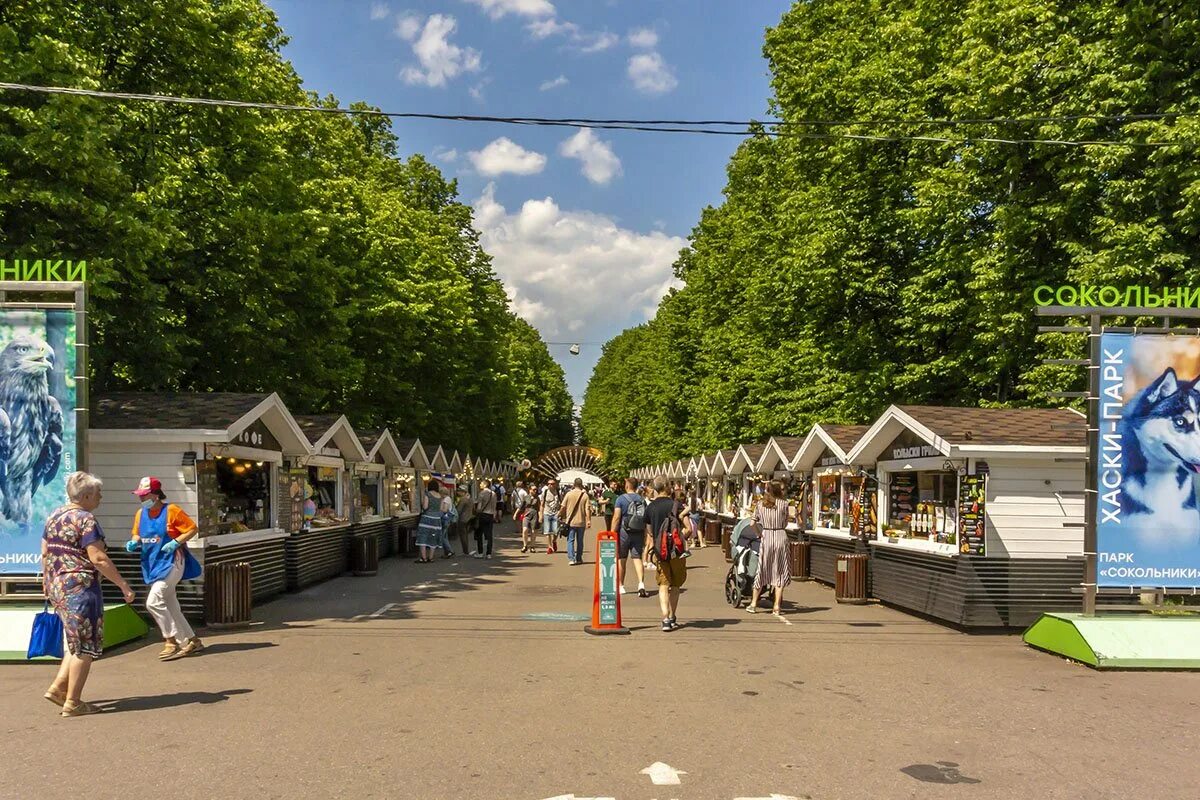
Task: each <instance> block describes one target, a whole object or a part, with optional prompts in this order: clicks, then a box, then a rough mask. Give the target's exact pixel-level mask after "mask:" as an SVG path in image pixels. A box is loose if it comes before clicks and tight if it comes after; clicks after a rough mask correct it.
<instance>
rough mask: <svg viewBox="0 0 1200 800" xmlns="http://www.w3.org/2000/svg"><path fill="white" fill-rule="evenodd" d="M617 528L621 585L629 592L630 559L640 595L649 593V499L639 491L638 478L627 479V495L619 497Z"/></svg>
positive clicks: (615, 515)
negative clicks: (647, 508)
mask: <svg viewBox="0 0 1200 800" xmlns="http://www.w3.org/2000/svg"><path fill="white" fill-rule="evenodd" d="M612 524H613V528H612V529H613V530H615V531H616V532H617V585H618V586H619V587H620V592H621V594H625V573H626V568H627V566H628V561H629V559H630V558H632V559H633V571H634V572H635V573H637V580H638V588H637V591H638V597H649V594H647V592H646V567H645V564H644V563H643V558H644V556H645V555H646V501H645V499H644V498H643V497H642V496H641V495H640V494H638V492H637V481H636V480H634V479H633V478H626V479H625V494H623V495H621V496H620V497H618V498H617V500H616V503H615V504H614V510H613V519H612Z"/></svg>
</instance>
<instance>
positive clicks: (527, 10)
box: [467, 0, 554, 19]
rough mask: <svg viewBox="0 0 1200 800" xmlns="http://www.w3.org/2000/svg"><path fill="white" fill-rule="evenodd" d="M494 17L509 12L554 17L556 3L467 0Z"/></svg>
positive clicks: (527, 0)
mask: <svg viewBox="0 0 1200 800" xmlns="http://www.w3.org/2000/svg"><path fill="white" fill-rule="evenodd" d="M467 2H468V3H470V4H472V5H476V6H479V8H480V9H481V10H482V11H483V12H484V13H485V14H487V15H488V16H489V17H491V18H492V19H500V18H501V17H503V16H505V15H507V14H516V15H517V16H520V17H552V16H554V4H553V3H551V2H550V0H467Z"/></svg>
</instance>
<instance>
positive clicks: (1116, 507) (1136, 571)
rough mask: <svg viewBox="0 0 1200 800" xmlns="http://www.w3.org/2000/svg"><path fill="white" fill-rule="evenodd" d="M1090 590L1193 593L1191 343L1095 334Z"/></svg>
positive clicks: (1199, 347) (1196, 431)
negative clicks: (1095, 562)
mask: <svg viewBox="0 0 1200 800" xmlns="http://www.w3.org/2000/svg"><path fill="white" fill-rule="evenodd" d="M1100 350H1101V362H1100V415H1099V422H1100V426H1099V427H1100V429H1099V431H1098V432H1097V434H1096V435H1097V436H1098V437H1099V438H1098V441H1097V443H1096V453H1097V456H1098V457H1097V459H1096V461H1097V465H1096V469H1097V470H1098V474H1097V476H1096V477H1097V481H1098V486H1099V498H1098V502H1097V510H1096V537H1097V553H1098V558H1099V575H1098V583H1099V585H1101V586H1132V587H1163V588H1186V587H1194V586H1198V585H1200V503H1198V502H1197V493H1198V489H1200V389H1198V388H1197V385H1196V384H1197V378H1198V377H1200V337H1194V336H1160V335H1136V336H1135V335H1131V334H1127V333H1105V334H1103V336H1102V337H1101V340H1100Z"/></svg>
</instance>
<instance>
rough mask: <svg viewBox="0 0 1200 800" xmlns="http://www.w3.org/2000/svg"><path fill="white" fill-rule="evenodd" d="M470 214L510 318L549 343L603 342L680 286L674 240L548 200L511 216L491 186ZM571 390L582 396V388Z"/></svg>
mask: <svg viewBox="0 0 1200 800" xmlns="http://www.w3.org/2000/svg"><path fill="white" fill-rule="evenodd" d="M474 206H475V226H476V228H478V230H479V231H480V234H481V243H482V245H483V247H484V249H485V250H486V251H487V252H488V253H489V254H491V256H492V264H493V267H494V268H495V270H496V273H497V274H498V275H499V276H500V278H501V279H502V280H503V281H504V285H505V287H507V290H508V294H509V299H510V300H511V302H512V307H513V311H514V312H516V313H517V314H518V315H520V316H521V317H523V318H524V319H525V320H527V321H528V322H529V323H531V324H532V325H533V326H534V327H536V328H537V329H538V330H539V331H541V333H542V335H543V336H544V337H545V338H546V339H549V340H551V341H553V340H555V339H560V338H563V337H565V336H569V337H570V338H572V339H579V340H583V341H593V340H594V341H605V340H607V339H609V338H611V337H612V336H614V335H615V334H617V333H618V332H619V331H621V330H622V329H623V328H625V327H628V326H629V325H636V324H639V323H642V322H644V321H646V320H647V319H649V318H650V316H652V315H653V314H654V310H655V308H656V307H657V305H658V301H659V300H660V299H661V298H662V296H663V295H664V294H666V293H667V291H668V290H669V289H670V288H671V287H672V286H677V285H678V282H677V281H676V280H675V276H674V274H673V272H672V271H671V265H672V264H673V263H674V261H675V258H676V256H677V255H678V254H679V250H680V248H682V247H683V246H684V244H685V241H684V240H683V239H682V238H680V237H678V236H668V235H666V234H664V233H661V232H658V231H654V232H649V233H640V232H638V231H633V230H629V229H627V228H622V227H621V226H620V225H618V224H617V222H616V221H615V220H614V219H612V218H611V217H606V216H604V215H602V214H595V213H592V212H589V211H564V210H563V209H561V208H559V206H558V204H557V203H555V201H554V199H553V198H550V197H547V198H544V199H542V200H527V201H525V203H524V204H523V205H522V206H521V208H520V210H518V211H514V212H512V213H510V212H509V211H508V210H507V209H505V208H504V206H502V205H501V204H500V203H499V202H497V200H496V197H495V185H494V184H488V186H487V188H486V189H484V191H483V195H482V196H481V197H480V198H479V199H478V200H476V201H475V203H474ZM595 355H596V356H598V355H599V350H598V349H596V352H595ZM580 366H581V368H582V365H580ZM581 380H586V377H584V378H581ZM573 388H578V389H579V391H580V392H582V386H579V387H573Z"/></svg>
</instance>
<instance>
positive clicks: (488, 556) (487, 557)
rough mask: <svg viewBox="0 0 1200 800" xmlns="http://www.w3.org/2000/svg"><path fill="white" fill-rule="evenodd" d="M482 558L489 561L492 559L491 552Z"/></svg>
mask: <svg viewBox="0 0 1200 800" xmlns="http://www.w3.org/2000/svg"><path fill="white" fill-rule="evenodd" d="M484 558H486V559H487V560H488V561H491V560H492V554H491V553H488V554H487V555H486V556H484Z"/></svg>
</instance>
